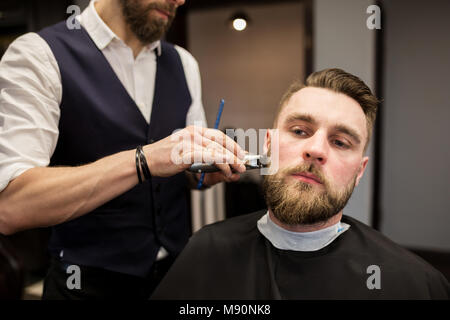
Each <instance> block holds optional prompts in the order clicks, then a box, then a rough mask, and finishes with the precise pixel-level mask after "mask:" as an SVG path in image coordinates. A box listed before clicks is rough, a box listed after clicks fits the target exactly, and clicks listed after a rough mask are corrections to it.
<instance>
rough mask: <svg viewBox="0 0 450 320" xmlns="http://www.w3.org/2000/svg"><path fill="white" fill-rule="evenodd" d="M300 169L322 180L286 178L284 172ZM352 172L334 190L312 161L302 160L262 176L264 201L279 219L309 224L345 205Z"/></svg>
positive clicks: (290, 172) (350, 185)
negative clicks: (318, 182)
mask: <svg viewBox="0 0 450 320" xmlns="http://www.w3.org/2000/svg"><path fill="white" fill-rule="evenodd" d="M300 172H308V173H312V174H314V175H316V176H317V177H318V178H319V179H320V180H321V182H322V183H323V184H322V185H320V186H318V185H315V186H314V185H311V184H309V183H306V182H303V181H298V180H295V179H292V178H291V179H289V180H290V181H289V182H288V181H287V177H288V176H290V175H291V174H293V173H300ZM356 176H357V175H356V174H355V177H354V179H353V180H352V182H351V183H350V184H349V185H348V186H346V188H345V189H344V190H343V191H340V192H338V191H336V190H334V189H333V188H332V187H331V185H330V183H329V182H328V181H327V180H326V178H325V177H324V175H323V174H322V173H321V172H320V171H319V170H317V169H316V168H315V167H314V165H312V164H306V163H305V164H302V165H300V166H297V167H295V168H287V169H284V170H280V171H279V172H278V173H277V174H275V175H267V176H264V182H263V188H264V194H265V198H266V202H267V205H268V207H269V208H270V209H271V210H272V212H273V214H274V216H275V217H276V218H277V219H278V220H279V221H280V222H282V223H284V224H287V225H299V224H306V225H311V224H316V223H320V222H325V221H327V220H329V219H330V218H332V217H333V216H335V215H336V214H338V213H339V212H340V211H341V210H342V209H343V208H344V207H345V205H346V204H347V202H348V200H349V199H350V196H351V195H352V192H353V189H354V188H355V184H356Z"/></svg>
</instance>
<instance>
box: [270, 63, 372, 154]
mask: <svg viewBox="0 0 450 320" xmlns="http://www.w3.org/2000/svg"><path fill="white" fill-rule="evenodd" d="M305 87H316V88H324V89H329V90H332V91H334V92H337V93H342V94H345V95H346V96H348V97H350V98H352V99H354V100H355V101H356V102H358V104H359V105H360V106H361V108H362V110H363V112H364V114H365V116H366V124H367V141H366V144H365V146H364V151H366V148H367V146H368V144H369V141H370V137H371V135H372V128H373V125H374V122H375V118H376V113H377V108H378V103H379V101H378V99H377V98H376V97H375V96H374V95H373V94H372V91H371V90H370V89H369V87H368V86H367V85H366V84H365V83H364V82H363V81H362V80H361V79H360V78H358V77H357V76H354V75H352V74H350V73H348V72H345V71H344V70H341V69H337V68H334V69H325V70H322V71H317V72H314V73H311V74H310V75H309V77H308V78H307V79H306V82H305V84H303V83H302V82H300V81H295V82H293V83H292V84H291V85H290V87H289V88H288V90H287V91H286V93H285V94H284V95H283V97H282V98H281V101H280V104H279V107H278V111H277V114H276V116H275V120H274V123H273V126H274V128H276V127H277V123H278V117H279V115H280V113H281V110H283V108H284V106H285V105H286V104H287V103H288V102H289V99H290V98H291V97H292V95H293V94H294V93H296V92H297V91H299V90H300V89H302V88H305Z"/></svg>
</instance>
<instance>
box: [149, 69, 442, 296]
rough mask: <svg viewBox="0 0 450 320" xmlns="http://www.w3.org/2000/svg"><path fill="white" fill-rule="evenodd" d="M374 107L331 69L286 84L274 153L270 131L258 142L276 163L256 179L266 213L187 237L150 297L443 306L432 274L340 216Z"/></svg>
mask: <svg viewBox="0 0 450 320" xmlns="http://www.w3.org/2000/svg"><path fill="white" fill-rule="evenodd" d="M377 104H378V101H377V99H376V97H375V96H374V95H373V94H372V93H371V91H370V89H369V88H368V87H367V86H366V85H365V84H364V82H363V81H361V80H360V79H359V78H357V77H356V76H354V75H351V74H349V73H346V72H345V71H343V70H340V69H327V70H323V71H319V72H315V73H313V74H311V75H310V76H309V77H308V79H307V80H306V83H305V85H302V84H300V83H294V84H293V85H292V86H291V87H290V88H289V90H288V91H287V93H286V94H285V95H284V97H283V98H282V100H281V103H280V107H279V111H278V113H277V115H276V117H275V121H274V129H275V130H278V141H277V146H278V148H271V144H272V143H275V142H274V141H275V140H274V136H275V134H274V132H275V131H273V130H272V131H269V132H268V134H267V136H266V142H265V144H266V150H270V151H271V154H270V156H271V157H272V158H273V157H278V165H279V170H278V172H277V173H276V174H273V175H267V176H265V177H264V191H265V197H266V202H267V206H268V210H263V211H260V212H256V213H251V214H248V215H244V216H240V217H236V218H231V219H229V220H226V221H223V222H218V223H216V224H212V225H208V226H206V227H204V228H203V229H201V230H200V231H199V232H197V233H196V234H195V235H194V236H193V237H192V238H191V239H190V241H189V243H188V245H187V246H186V248H185V249H184V251H183V252H182V253H181V254H180V256H179V257H178V258H177V260H176V261H175V263H174V265H173V266H172V268H171V269H170V270H169V272H168V274H167V275H166V277H165V278H164V279H163V280H162V282H161V284H160V286H159V287H158V288H157V289H156V291H155V293H154V295H153V297H152V298H154V299H167V298H170V299H448V298H449V297H450V287H449V284H448V282H447V280H446V279H445V278H444V276H443V275H442V274H440V273H439V272H438V271H437V270H435V269H434V268H433V267H431V266H430V265H428V264H427V263H426V262H425V261H423V260H422V259H420V258H419V257H417V256H415V255H413V254H412V253H410V252H408V251H407V250H405V249H403V248H402V247H400V246H399V245H397V244H395V243H393V242H392V241H390V240H389V239H387V238H386V237H385V236H383V235H382V234H380V233H379V232H377V231H375V230H373V229H372V228H370V227H368V226H366V225H364V224H363V223H361V222H359V221H357V220H356V219H353V218H351V217H348V216H345V215H343V209H344V207H345V205H346V203H347V201H348V199H349V198H350V196H351V194H352V192H353V189H354V188H355V186H357V185H358V183H359V182H360V180H361V178H362V176H363V173H364V170H365V169H366V167H367V162H368V160H369V159H368V157H367V156H364V154H365V151H366V149H367V145H368V143H369V140H370V135H371V132H372V127H373V124H374V121H375V115H376V109H377ZM277 149H278V150H277ZM274 162H277V161H273V159H272V163H274Z"/></svg>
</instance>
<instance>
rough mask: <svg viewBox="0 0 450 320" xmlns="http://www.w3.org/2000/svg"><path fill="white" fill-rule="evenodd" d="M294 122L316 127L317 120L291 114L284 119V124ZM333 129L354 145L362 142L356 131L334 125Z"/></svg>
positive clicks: (345, 126) (343, 125) (306, 115)
mask: <svg viewBox="0 0 450 320" xmlns="http://www.w3.org/2000/svg"><path fill="white" fill-rule="evenodd" d="M295 121H304V122H308V123H311V124H313V125H317V120H316V119H314V117H313V116H311V115H309V114H307V113H293V114H291V115H289V116H288V117H287V118H286V121H285V122H286V123H291V122H295ZM333 129H334V130H335V131H337V132H340V133H343V134H346V135H348V136H349V137H350V138H352V139H353V140H354V141H355V142H356V144H360V143H361V140H362V139H361V136H360V135H359V134H358V132H356V130H354V129H352V128H350V127H349V126H347V125H345V124H336V125H334V126H333Z"/></svg>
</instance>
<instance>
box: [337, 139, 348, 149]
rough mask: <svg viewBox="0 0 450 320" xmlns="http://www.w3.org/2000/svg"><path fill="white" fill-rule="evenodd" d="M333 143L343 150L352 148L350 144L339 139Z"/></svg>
mask: <svg viewBox="0 0 450 320" xmlns="http://www.w3.org/2000/svg"><path fill="white" fill-rule="evenodd" d="M333 143H334V144H335V145H336V146H337V147H339V148H342V149H348V148H349V147H350V146H349V145H348V144H346V143H345V142H342V141H341V140H337V139H335V140H333Z"/></svg>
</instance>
